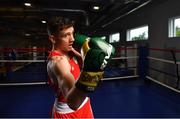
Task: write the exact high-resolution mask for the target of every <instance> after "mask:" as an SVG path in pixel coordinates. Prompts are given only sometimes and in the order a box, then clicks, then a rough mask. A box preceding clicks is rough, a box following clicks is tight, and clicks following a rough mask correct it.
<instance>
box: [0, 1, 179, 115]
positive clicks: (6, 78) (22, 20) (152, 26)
mask: <svg viewBox="0 0 180 119" xmlns="http://www.w3.org/2000/svg"><path fill="white" fill-rule="evenodd" d="M25 3H30V4H31V5H30V4H29V5H27V6H26V5H25ZM94 6H96V9H93V7H94ZM97 7H98V8H97ZM179 8H180V1H179V0H1V1H0V52H1V53H0V64H1V65H0V68H1V70H0V71H1V72H0V73H1V77H0V84H2V85H1V87H0V89H1V90H0V92H1V93H0V102H1V104H0V117H49V110H50V109H51V106H52V104H53V101H54V100H53V98H54V97H53V95H52V94H53V92H52V90H51V89H49V87H48V86H46V85H47V84H46V83H44V82H42V79H43V80H44V79H45V80H44V81H46V79H47V76H46V73H45V72H46V67H45V65H44V64H45V61H44V60H45V58H46V52H44V51H45V49H49V43H50V42H49V41H48V36H47V31H46V21H47V20H48V19H50V18H51V17H52V16H66V17H69V18H71V19H73V20H74V21H75V23H76V24H75V26H76V27H75V30H76V32H80V33H83V34H86V35H89V36H98V37H102V38H105V40H106V41H107V42H110V43H111V44H112V45H113V46H114V47H115V48H116V55H115V56H114V59H113V60H112V61H111V64H109V68H107V70H106V77H105V78H107V79H108V78H110V77H118V78H119V77H124V76H127V74H131V73H132V70H128V72H124V71H127V70H123V72H122V69H127V68H133V75H134V76H133V77H130V79H128V78H119V80H113V78H112V79H111V78H110V79H109V80H108V81H106V80H105V81H104V84H102V85H101V86H100V87H99V88H98V90H97V91H96V92H95V93H94V95H93V94H90V96H91V97H92V104H93V109H94V112H95V117H145V118H146V117H180V101H179V99H180V83H179V80H180V79H179V78H180V76H179V72H180V71H179V64H180V54H179V52H180V48H179V46H180V9H179ZM11 49H15V50H16V52H17V59H16V60H13V61H15V64H17V65H23V68H22V66H21V68H20V69H21V70H20V71H18V70H17V69H16V71H17V72H16V74H15V73H12V72H11V73H10V74H7V75H6V74H4V69H5V66H6V65H5V62H12V61H8V60H10V59H7V58H6V55H5V54H6V53H9V52H10V51H11ZM34 51H37V52H34ZM29 52H33V53H32V54H28V53H29ZM38 56H39V57H38ZM132 56H133V58H137V59H135V60H134V61H131V60H132V59H133V58H132ZM18 58H19V59H18ZM128 58H129V59H128ZM11 60H12V59H11ZM25 60H27V62H26V63H25ZM30 60H31V61H30ZM33 60H34V61H33ZM32 62H33V63H32ZM29 64H30V65H29ZM114 66H118V69H113V68H114ZM116 68H117V67H116ZM134 69H135V70H134ZM113 70H115V71H114V72H113ZM30 71H31V73H29V72H30ZM32 71H34V72H32ZM40 71H41V72H40ZM22 72H23V73H22ZM37 72H38V74H37ZM42 72H43V73H42ZM6 73H7V72H6ZM18 73H19V74H18ZM124 73H125V74H124ZM32 74H33V75H32ZM112 74H113V75H112ZM15 77H16V78H15ZM19 77H25V78H24V79H20V78H19ZM14 78H15V79H18V81H15V80H14ZM30 79H31V81H39V82H40V83H39V85H43V86H41V87H38V86H37V85H35V86H32V87H29V86H20V87H16V86H14V85H10V86H7V85H4V84H5V83H12V82H14V81H15V83H21V82H28V81H29V80H30ZM134 79H135V80H134ZM27 80H28V81H27ZM44 85H45V86H44ZM103 85H104V86H103ZM34 92H36V93H34ZM27 94H28V95H27ZM22 95H23V96H22ZM103 96H104V97H103ZM42 97H43V98H44V99H45V100H42V99H41V98H42ZM102 97H103V99H102ZM104 99H106V100H104ZM112 101H114V103H112ZM107 102H109V103H112V105H110V106H109V105H108V106H107V108H109V109H104V107H102V105H106V103H107ZM43 106H44V107H46V108H44V107H43ZM153 106H155V108H154V107H153Z"/></svg>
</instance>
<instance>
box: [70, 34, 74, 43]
mask: <svg viewBox="0 0 180 119" xmlns="http://www.w3.org/2000/svg"><path fill="white" fill-rule="evenodd" d="M70 41H72V42H74V35H73V34H71V35H70Z"/></svg>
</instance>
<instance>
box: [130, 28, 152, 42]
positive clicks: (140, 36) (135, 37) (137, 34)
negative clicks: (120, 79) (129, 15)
mask: <svg viewBox="0 0 180 119" xmlns="http://www.w3.org/2000/svg"><path fill="white" fill-rule="evenodd" d="M147 39H148V26H142V27H138V28H133V29H129V30H128V31H127V41H139V40H147Z"/></svg>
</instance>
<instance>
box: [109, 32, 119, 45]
mask: <svg viewBox="0 0 180 119" xmlns="http://www.w3.org/2000/svg"><path fill="white" fill-rule="evenodd" d="M119 41H120V33H115V34H111V35H110V36H109V43H115V42H119Z"/></svg>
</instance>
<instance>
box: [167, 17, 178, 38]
mask: <svg viewBox="0 0 180 119" xmlns="http://www.w3.org/2000/svg"><path fill="white" fill-rule="evenodd" d="M169 37H180V17H175V18H171V19H169Z"/></svg>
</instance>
